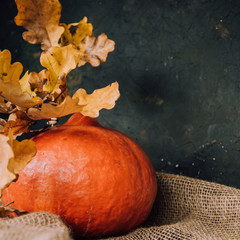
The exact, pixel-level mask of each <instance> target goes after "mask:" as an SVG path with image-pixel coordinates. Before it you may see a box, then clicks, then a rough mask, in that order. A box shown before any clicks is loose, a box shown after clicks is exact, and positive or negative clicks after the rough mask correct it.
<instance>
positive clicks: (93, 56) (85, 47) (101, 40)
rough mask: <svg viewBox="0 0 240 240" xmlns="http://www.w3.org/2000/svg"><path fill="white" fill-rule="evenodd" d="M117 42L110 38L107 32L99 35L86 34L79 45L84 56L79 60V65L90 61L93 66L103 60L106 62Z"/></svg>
mask: <svg viewBox="0 0 240 240" xmlns="http://www.w3.org/2000/svg"><path fill="white" fill-rule="evenodd" d="M114 46H115V42H114V41H112V40H110V39H108V38H107V36H106V34H104V33H102V34H101V35H99V36H98V37H89V36H86V37H85V38H84V40H83V41H82V42H80V44H79V45H78V47H79V49H80V51H81V52H82V55H83V56H82V57H81V59H80V61H79V62H78V66H79V67H80V66H82V65H84V64H85V63H87V62H88V63H90V64H91V65H92V66H93V67H97V66H99V64H100V63H101V62H105V61H106V59H107V55H108V53H109V52H112V51H113V50H114Z"/></svg>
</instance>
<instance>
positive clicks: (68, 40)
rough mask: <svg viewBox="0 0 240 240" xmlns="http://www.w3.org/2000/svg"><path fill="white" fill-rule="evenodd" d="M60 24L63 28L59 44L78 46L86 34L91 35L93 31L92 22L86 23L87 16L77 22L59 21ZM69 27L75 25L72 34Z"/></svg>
mask: <svg viewBox="0 0 240 240" xmlns="http://www.w3.org/2000/svg"><path fill="white" fill-rule="evenodd" d="M60 25H61V26H63V27H64V29H65V30H64V33H63V34H62V36H61V46H66V45H68V44H73V45H75V46H78V45H79V43H80V42H81V41H82V40H83V39H84V38H85V37H86V36H91V35H92V31H93V26H92V24H91V23H87V17H84V18H83V19H82V20H81V21H80V22H79V23H71V24H68V25H66V24H64V23H61V24H60ZM71 27H76V29H75V31H74V33H73V34H72V33H71V31H70V28H71Z"/></svg>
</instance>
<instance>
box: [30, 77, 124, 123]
mask: <svg viewBox="0 0 240 240" xmlns="http://www.w3.org/2000/svg"><path fill="white" fill-rule="evenodd" d="M118 87H119V85H118V83H117V82H115V83H112V84H111V85H108V86H107V87H104V88H101V89H97V90H95V91H94V92H93V93H92V94H87V93H86V91H85V90H84V89H79V90H78V91H77V92H76V93H75V94H74V95H73V97H72V98H71V97H70V96H67V97H66V98H65V100H64V101H63V102H62V103H61V104H59V105H57V104H53V103H43V104H42V107H41V108H40V109H38V108H29V109H28V111H27V115H28V117H29V118H31V119H33V120H39V119H50V118H58V117H62V116H65V115H68V114H72V113H75V112H80V113H82V114H84V115H85V116H89V117H94V118H95V117H98V116H99V111H100V110H101V109H103V108H105V109H111V108H113V107H114V106H115V101H116V100H117V99H118V98H119V96H120V94H119V90H118Z"/></svg>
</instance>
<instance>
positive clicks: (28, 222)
mask: <svg viewBox="0 0 240 240" xmlns="http://www.w3.org/2000/svg"><path fill="white" fill-rule="evenodd" d="M157 177H158V195H157V198H156V201H155V204H154V207H153V210H152V212H151V214H150V216H149V218H148V220H147V221H146V223H145V224H144V225H143V226H141V227H139V228H138V229H136V230H134V231H132V232H131V233H129V234H127V235H124V236H118V237H112V238H108V240H138V239H139V240H140V239H149V240H150V239H163V240H165V239H179V240H181V239H186V240H189V239H206V240H208V239H209V240H210V239H216V240H218V239H224V240H225V239H226V240H231V239H240V190H239V189H235V188H231V187H227V186H224V185H220V184H216V183H211V182H206V181H202V180H198V179H193V178H188V177H183V176H178V175H172V174H165V173H157ZM0 239H4V240H17V239H19V240H30V239H31V240H37V239H39V240H63V239H64V240H65V239H66V240H68V239H71V237H70V234H69V231H68V228H67V227H66V226H65V225H64V224H63V223H62V221H61V220H60V219H59V218H58V217H57V216H54V215H52V214H48V213H44V212H40V213H32V214H27V215H25V216H22V217H18V218H16V219H11V220H1V221H0Z"/></svg>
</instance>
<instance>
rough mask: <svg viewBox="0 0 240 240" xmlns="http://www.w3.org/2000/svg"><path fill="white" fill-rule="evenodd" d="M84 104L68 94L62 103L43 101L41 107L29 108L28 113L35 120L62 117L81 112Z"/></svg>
mask: <svg viewBox="0 0 240 240" xmlns="http://www.w3.org/2000/svg"><path fill="white" fill-rule="evenodd" d="M81 110H82V106H81V105H78V99H72V98H71V97H70V96H67V97H66V98H65V99H64V101H63V102H62V103H61V104H59V105H58V104H54V103H43V104H42V107H41V108H40V109H38V108H29V109H28V111H27V115H28V117H29V118H31V119H33V120H40V119H50V118H58V117H62V116H65V115H68V114H71V113H74V112H81Z"/></svg>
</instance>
